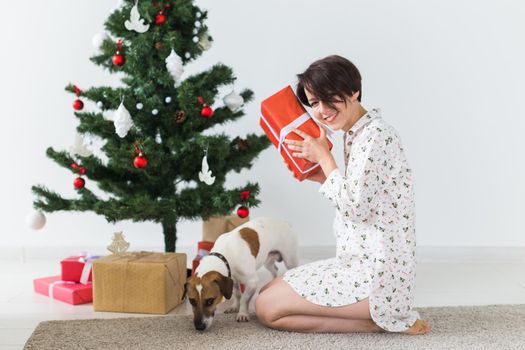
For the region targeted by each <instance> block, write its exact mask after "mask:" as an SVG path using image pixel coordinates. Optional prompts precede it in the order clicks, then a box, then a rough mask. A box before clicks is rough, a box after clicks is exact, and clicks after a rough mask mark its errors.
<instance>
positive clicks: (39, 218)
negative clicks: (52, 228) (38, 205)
mask: <svg viewBox="0 0 525 350" xmlns="http://www.w3.org/2000/svg"><path fill="white" fill-rule="evenodd" d="M26 224H27V226H29V228H32V229H33V230H40V229H41V228H42V227H44V225H45V224H46V217H45V215H44V213H42V212H41V211H40V210H33V211H31V212H30V213H29V214H27V216H26Z"/></svg>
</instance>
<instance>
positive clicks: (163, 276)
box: [93, 252, 186, 314]
mask: <svg viewBox="0 0 525 350" xmlns="http://www.w3.org/2000/svg"><path fill="white" fill-rule="evenodd" d="M185 283H186V254H181V253H153V252H130V253H121V254H113V255H109V256H105V257H103V258H100V259H98V260H95V261H94V262H93V307H94V309H95V311H114V312H136V313H148V314H150V313H151V314H167V313H168V312H170V311H171V310H172V309H173V308H174V307H175V306H177V305H179V304H180V303H182V301H183V300H182V297H183V295H184V284H185Z"/></svg>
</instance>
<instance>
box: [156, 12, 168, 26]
mask: <svg viewBox="0 0 525 350" xmlns="http://www.w3.org/2000/svg"><path fill="white" fill-rule="evenodd" d="M164 22H166V16H164V15H163V14H162V13H159V14H158V15H156V16H155V24H156V25H158V26H160V25H161V24H162V23H164Z"/></svg>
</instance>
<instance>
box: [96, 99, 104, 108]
mask: <svg viewBox="0 0 525 350" xmlns="http://www.w3.org/2000/svg"><path fill="white" fill-rule="evenodd" d="M97 107H98V108H100V109H102V107H104V104H103V103H102V101H98V102H97Z"/></svg>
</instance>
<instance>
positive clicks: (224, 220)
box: [202, 215, 250, 242]
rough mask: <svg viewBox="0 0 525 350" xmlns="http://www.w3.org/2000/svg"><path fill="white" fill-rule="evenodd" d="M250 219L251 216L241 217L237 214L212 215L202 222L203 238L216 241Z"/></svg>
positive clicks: (207, 240)
mask: <svg viewBox="0 0 525 350" xmlns="http://www.w3.org/2000/svg"><path fill="white" fill-rule="evenodd" d="M249 220H250V218H249V217H246V218H240V217H238V216H237V215H227V216H212V217H210V218H209V219H208V220H205V221H203V222H202V240H203V241H206V242H215V241H216V240H217V238H218V237H219V236H220V235H222V234H223V233H226V232H230V231H231V230H233V229H234V228H236V227H238V226H240V225H242V224H244V223H246V222H248V221H249Z"/></svg>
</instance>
